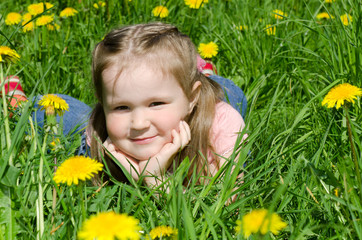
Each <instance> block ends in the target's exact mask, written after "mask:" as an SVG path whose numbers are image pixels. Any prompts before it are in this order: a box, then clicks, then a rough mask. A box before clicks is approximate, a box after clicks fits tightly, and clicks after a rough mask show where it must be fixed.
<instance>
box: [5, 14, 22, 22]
mask: <svg viewBox="0 0 362 240" xmlns="http://www.w3.org/2000/svg"><path fill="white" fill-rule="evenodd" d="M20 22H21V15H20V14H19V13H16V12H11V13H8V15H6V18H5V24H6V25H15V24H19V23H20Z"/></svg>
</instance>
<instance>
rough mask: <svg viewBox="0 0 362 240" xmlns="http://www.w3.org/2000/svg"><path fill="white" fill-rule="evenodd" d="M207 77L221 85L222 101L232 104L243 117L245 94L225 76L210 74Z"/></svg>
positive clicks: (245, 106)
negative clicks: (223, 97)
mask: <svg viewBox="0 0 362 240" xmlns="http://www.w3.org/2000/svg"><path fill="white" fill-rule="evenodd" d="M209 78H211V79H212V80H214V81H215V82H217V83H218V84H220V85H221V87H222V89H223V90H224V94H225V99H224V101H225V102H227V103H229V104H230V105H231V106H233V107H234V108H235V109H236V110H237V111H238V112H239V113H240V114H241V116H242V117H243V118H244V119H245V114H246V109H247V107H248V101H247V100H246V96H245V94H244V92H243V90H241V89H240V88H239V87H238V86H236V85H235V83H234V82H233V81H231V80H230V79H227V78H223V77H220V76H217V75H210V76H209Z"/></svg>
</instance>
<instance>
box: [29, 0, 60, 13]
mask: <svg viewBox="0 0 362 240" xmlns="http://www.w3.org/2000/svg"><path fill="white" fill-rule="evenodd" d="M44 5H45V9H44ZM53 6H54V5H53V4H51V3H48V2H45V3H42V2H41V3H34V4H31V5H29V6H28V12H29V13H30V14H31V15H33V16H35V15H38V14H41V13H43V12H44V11H45V10H47V9H50V8H52V7H53Z"/></svg>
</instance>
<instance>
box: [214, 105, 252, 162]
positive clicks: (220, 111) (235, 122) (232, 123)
mask: <svg viewBox="0 0 362 240" xmlns="http://www.w3.org/2000/svg"><path fill="white" fill-rule="evenodd" d="M244 127H245V123H244V119H243V117H242V116H241V115H240V113H239V112H238V111H236V110H235V109H234V108H233V107H232V106H231V105H229V104H227V103H225V102H223V101H221V102H219V103H217V104H216V108H215V118H214V122H213V124H212V127H211V143H212V144H213V147H214V151H215V153H216V154H217V155H221V156H225V155H227V154H228V153H230V152H231V151H232V150H233V149H234V147H235V143H236V140H237V138H238V135H239V133H240V132H241V131H242V130H243V129H244ZM246 138H247V134H244V136H243V140H245V139H246ZM208 160H209V163H211V162H212V161H214V157H213V156H212V154H211V155H210V154H209V156H208Z"/></svg>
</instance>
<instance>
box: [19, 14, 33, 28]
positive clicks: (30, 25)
mask: <svg viewBox="0 0 362 240" xmlns="http://www.w3.org/2000/svg"><path fill="white" fill-rule="evenodd" d="M31 19H32V16H31V14H30V13H25V14H24V15H23V22H22V23H21V25H22V26H23V32H29V31H32V30H33V29H34V22H29V21H30V20H31Z"/></svg>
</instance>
